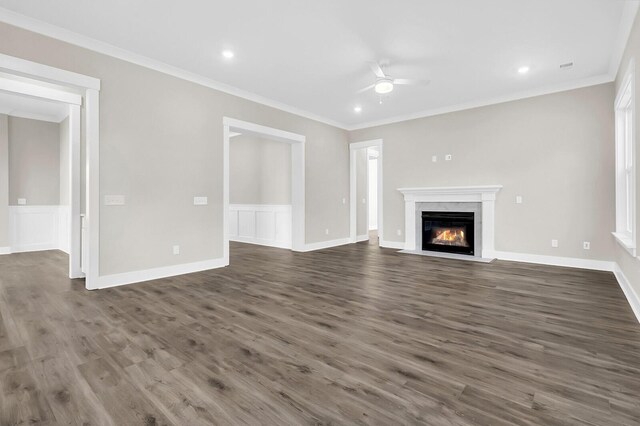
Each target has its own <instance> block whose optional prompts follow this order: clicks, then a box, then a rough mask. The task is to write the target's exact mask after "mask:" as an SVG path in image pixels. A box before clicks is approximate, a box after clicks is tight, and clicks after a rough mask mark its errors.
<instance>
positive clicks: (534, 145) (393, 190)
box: [350, 84, 615, 260]
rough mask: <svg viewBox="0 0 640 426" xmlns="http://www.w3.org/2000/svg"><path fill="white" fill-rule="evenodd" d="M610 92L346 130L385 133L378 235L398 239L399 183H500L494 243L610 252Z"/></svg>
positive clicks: (604, 255) (580, 254)
mask: <svg viewBox="0 0 640 426" xmlns="http://www.w3.org/2000/svg"><path fill="white" fill-rule="evenodd" d="M613 100H614V89H613V84H603V85H598V86H592V87H588V88H584V89H578V90H571V91H566V92H561V93H555V94H551V95H545V96H538V97H534V98H529V99H524V100H519V101H514V102H507V103H502V104H498V105H492V106H487V107H482V108H476V109H471V110H466V111H460V112H455V113H450V114H443V115H438V116H433V117H426V118H421V119H416V120H411V121H405V122H401V123H396V124H390V125H385V126H380V127H374V128H370V129H364V130H358V131H354V132H352V133H351V135H350V138H351V141H352V142H358V141H364V140H370V139H378V138H382V139H383V140H384V160H383V167H384V171H383V173H384V184H383V186H384V188H383V190H384V206H383V208H384V239H385V240H387V241H404V235H402V236H397V230H401V232H402V233H403V234H404V202H403V198H402V195H401V194H400V192H398V190H397V189H398V188H402V187H433V186H466V185H485V184H500V185H504V188H503V189H502V191H501V192H500V193H499V194H498V198H497V201H496V249H497V250H501V251H508V252H520V253H529V254H540V255H550V256H564V257H575V258H585V259H597V260H613V241H612V237H611V231H612V230H613V229H614V223H615V220H614V185H615V184H614V157H613V155H614V149H613V146H614V128H613V115H614V114H613V107H612V105H613ZM446 154H452V155H453V160H452V161H443V160H444V156H445V155H446ZM432 155H437V156H438V162H437V163H432V162H431V156H432ZM516 195H522V197H523V201H524V202H523V204H516V203H515V197H516ZM551 239H557V240H559V247H558V248H552V247H551ZM583 241H590V242H591V250H584V249H583V248H582V242H583Z"/></svg>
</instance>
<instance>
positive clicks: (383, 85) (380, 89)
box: [374, 78, 393, 95]
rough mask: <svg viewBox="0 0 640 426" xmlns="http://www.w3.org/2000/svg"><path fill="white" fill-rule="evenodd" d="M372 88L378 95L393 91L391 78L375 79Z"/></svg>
mask: <svg viewBox="0 0 640 426" xmlns="http://www.w3.org/2000/svg"><path fill="white" fill-rule="evenodd" d="M374 90H375V91H376V93H377V94H379V95H384V94H386V93H391V91H393V80H391V79H389V78H381V79H380V80H378V81H376V85H375V86H374Z"/></svg>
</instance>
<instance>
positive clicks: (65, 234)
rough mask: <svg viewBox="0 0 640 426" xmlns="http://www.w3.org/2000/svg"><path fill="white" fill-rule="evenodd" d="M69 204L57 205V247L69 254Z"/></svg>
mask: <svg viewBox="0 0 640 426" xmlns="http://www.w3.org/2000/svg"><path fill="white" fill-rule="evenodd" d="M70 215H71V206H58V248H59V249H60V250H62V251H63V252H65V253H67V254H69V243H70V241H69V237H70V236H71V232H70V229H69V224H70Z"/></svg>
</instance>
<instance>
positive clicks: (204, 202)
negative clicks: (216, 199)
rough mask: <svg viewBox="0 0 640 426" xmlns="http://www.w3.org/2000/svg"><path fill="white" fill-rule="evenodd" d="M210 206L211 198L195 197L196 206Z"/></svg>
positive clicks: (194, 203)
mask: <svg viewBox="0 0 640 426" xmlns="http://www.w3.org/2000/svg"><path fill="white" fill-rule="evenodd" d="M207 204H209V198H207V197H193V205H194V206H206V205H207Z"/></svg>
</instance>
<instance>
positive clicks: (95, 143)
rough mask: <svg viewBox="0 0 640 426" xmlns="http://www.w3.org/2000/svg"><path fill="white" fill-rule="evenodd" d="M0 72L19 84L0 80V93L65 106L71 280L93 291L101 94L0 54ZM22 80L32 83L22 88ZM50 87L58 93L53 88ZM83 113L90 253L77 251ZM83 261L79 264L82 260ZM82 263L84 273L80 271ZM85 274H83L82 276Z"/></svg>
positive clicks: (93, 84)
mask: <svg viewBox="0 0 640 426" xmlns="http://www.w3.org/2000/svg"><path fill="white" fill-rule="evenodd" d="M0 71H2V72H4V73H7V74H10V75H12V76H16V77H18V78H16V79H13V78H10V77H9V78H2V79H1V81H0V90H2V91H5V92H10V93H14V94H15V93H17V94H22V95H27V96H32V97H36V98H40V99H47V100H53V101H56V102H63V103H66V104H68V105H69V133H70V146H69V148H70V149H69V150H70V160H71V161H70V166H71V176H70V183H69V189H70V194H71V214H70V215H69V216H70V217H69V228H70V241H69V277H70V278H81V277H84V276H85V275H86V281H85V287H86V288H87V289H94V288H97V283H98V275H99V264H98V263H99V208H100V195H99V190H100V186H99V173H98V167H99V147H100V141H99V137H100V135H99V119H100V117H99V105H98V103H99V91H100V80H98V79H96V78H93V77H89V76H86V75H82V74H77V73H74V72H71V71H66V70H62V69H58V68H54V67H50V66H48V65H43V64H39V63H36V62H31V61H27V60H24V59H20V58H16V57H13V56H8V55H3V54H0ZM21 77H26V78H28V79H31V81H28V82H25V81H24V79H21ZM51 83H53V84H55V85H57V86H60V87H62V89H58V88H55V87H53V86H52V85H51ZM83 104H84V109H85V122H84V127H85V138H86V174H87V176H86V179H87V185H86V190H87V193H86V200H87V206H86V216H85V227H86V229H87V231H86V232H87V233H88V236H87V241H88V247H83V248H82V250H81V216H80V212H81V209H80V186H81V185H80V162H81V153H80V145H81V127H82V124H83V123H81V121H82V114H81V107H82V105H83ZM81 256H82V259H81ZM81 263H82V268H81ZM83 269H84V270H85V271H86V274H85V273H83V272H82V270H83Z"/></svg>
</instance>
